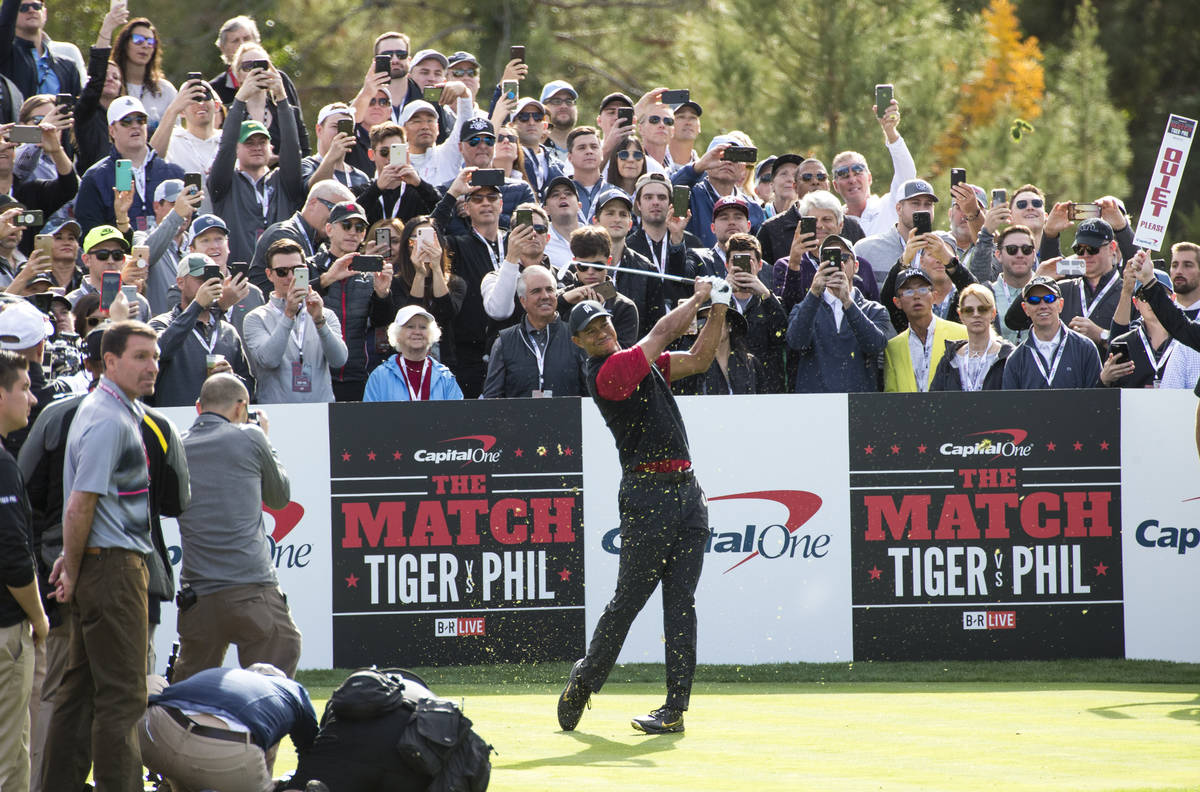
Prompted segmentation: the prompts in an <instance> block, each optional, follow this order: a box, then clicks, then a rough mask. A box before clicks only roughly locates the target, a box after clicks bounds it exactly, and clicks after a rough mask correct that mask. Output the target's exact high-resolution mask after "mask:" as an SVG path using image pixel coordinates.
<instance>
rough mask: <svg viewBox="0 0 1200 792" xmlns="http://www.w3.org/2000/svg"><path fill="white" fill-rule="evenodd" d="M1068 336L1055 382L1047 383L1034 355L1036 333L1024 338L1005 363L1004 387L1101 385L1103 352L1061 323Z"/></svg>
mask: <svg viewBox="0 0 1200 792" xmlns="http://www.w3.org/2000/svg"><path fill="white" fill-rule="evenodd" d="M1062 329H1063V332H1065V333H1066V334H1067V337H1066V338H1065V339H1064V340H1063V342H1062V343H1063V350H1062V352H1061V353H1059V354H1060V359H1059V361H1058V368H1057V369H1056V370H1055V372H1054V380H1053V382H1051V383H1049V384H1047V383H1046V378H1045V377H1043V376H1042V372H1041V369H1039V368H1038V364H1037V361H1036V360H1035V359H1034V355H1035V354H1037V353H1036V351H1035V347H1034V345H1033V333H1030V334H1029V337H1028V338H1026V339H1025V340H1024V341H1022V342H1021V343H1020V344H1019V345H1018V346H1017V348H1016V350H1015V351H1014V352H1013V353H1012V354H1011V355H1009V356H1008V362H1007V363H1005V364H1004V384H1003V386H1002V387H1003V388H1004V390H1037V389H1044V388H1056V389H1058V388H1098V387H1100V353H1099V352H1097V351H1096V345H1095V344H1093V343H1092V342H1091V341H1089V340H1088V339H1087V338H1085V337H1084V336H1081V335H1080V334H1079V333H1076V332H1075V331H1074V330H1071V329H1069V328H1068V327H1067V326H1066V325H1062Z"/></svg>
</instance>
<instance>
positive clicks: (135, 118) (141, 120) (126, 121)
mask: <svg viewBox="0 0 1200 792" xmlns="http://www.w3.org/2000/svg"><path fill="white" fill-rule="evenodd" d="M117 123H118V124H120V125H121V126H123V127H125V128H126V129H128V128H129V127H135V126H146V124H147V123H148V121H147V120H146V116H144V115H132V116H125V117H124V118H122V119H121V120H120V121H118V122H117Z"/></svg>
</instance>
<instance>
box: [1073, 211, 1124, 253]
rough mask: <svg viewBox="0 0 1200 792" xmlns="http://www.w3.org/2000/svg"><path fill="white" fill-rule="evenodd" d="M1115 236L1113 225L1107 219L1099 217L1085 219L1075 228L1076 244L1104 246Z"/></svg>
mask: <svg viewBox="0 0 1200 792" xmlns="http://www.w3.org/2000/svg"><path fill="white" fill-rule="evenodd" d="M1114 238H1115V237H1114V235H1113V230H1112V226H1110V225H1109V224H1108V221H1107V220H1101V219H1100V218H1099V217H1092V218H1089V219H1087V220H1084V221H1083V222H1082V223H1080V224H1079V228H1077V229H1076V230H1075V244H1076V245H1091V246H1092V247H1104V246H1105V245H1107V244H1108V243H1109V242H1112V241H1113V239H1114Z"/></svg>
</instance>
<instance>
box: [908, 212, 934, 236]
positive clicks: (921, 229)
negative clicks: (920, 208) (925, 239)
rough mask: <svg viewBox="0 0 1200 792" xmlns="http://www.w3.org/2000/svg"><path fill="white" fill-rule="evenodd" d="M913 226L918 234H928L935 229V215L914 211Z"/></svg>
mask: <svg viewBox="0 0 1200 792" xmlns="http://www.w3.org/2000/svg"><path fill="white" fill-rule="evenodd" d="M912 218H913V228H915V229H917V233H918V234H928V233H930V232H931V231H933V215H931V214H930V213H929V212H913V216H912Z"/></svg>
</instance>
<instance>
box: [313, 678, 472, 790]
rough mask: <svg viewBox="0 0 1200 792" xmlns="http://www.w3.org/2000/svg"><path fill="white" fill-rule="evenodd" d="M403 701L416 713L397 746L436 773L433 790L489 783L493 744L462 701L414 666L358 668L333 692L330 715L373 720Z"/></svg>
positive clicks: (418, 768) (415, 765)
mask: <svg viewBox="0 0 1200 792" xmlns="http://www.w3.org/2000/svg"><path fill="white" fill-rule="evenodd" d="M401 707H403V708H405V709H407V710H408V711H409V712H410V713H411V715H410V717H409V719H408V725H407V726H406V727H405V728H404V731H403V732H402V733H401V735H400V739H399V741H398V742H397V744H396V752H397V753H398V754H399V755H400V758H401V759H402V760H403V761H404V763H405V764H406V765H408V767H409V768H410V769H412V770H413V771H414V772H416V773H419V774H421V775H423V776H426V777H428V778H429V779H430V781H429V786H428V790H429V792H483V791H484V790H486V789H487V787H488V781H489V780H490V778H491V773H492V764H491V760H490V755H491V752H492V746H490V745H488V744H487V743H486V742H484V741H483V738H481V737H480V736H479V735H478V734H476V733H475V731H474V730H473V729H472V728H471V726H472V724H471V720H470V718H468V717H467V716H465V715H463V713H462V710H461V709H459V708H458V705H457V704H455V703H454V702H453V701H450V700H449V699H444V698H440V697H438V696H436V695H435V694H434V693H433V691H431V690H430V689H429V686H428V685H426V684H425V682H424V680H422V679H421V678H420V677H418V676H417V675H416V674H414V673H412V672H411V671H407V670H405V669H401V668H385V669H378V668H375V667H371V668H363V669H359V670H358V671H355V672H354V673H353V674H351V675H350V676H349V677H347V679H346V681H345V682H343V683H342V684H341V685H340V686H338V689H337V690H335V691H334V692H333V695H332V696H330V697H329V706H328V708H327V709H326V712H325V715H326V717H328V716H329V714H330V713H332V714H333V716H334V717H335V718H338V719H342V720H370V719H373V718H378V717H382V716H383V715H386V714H387V713H389V712H392V711H394V710H397V709H399V708H401ZM322 720H324V718H323V719H322Z"/></svg>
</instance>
